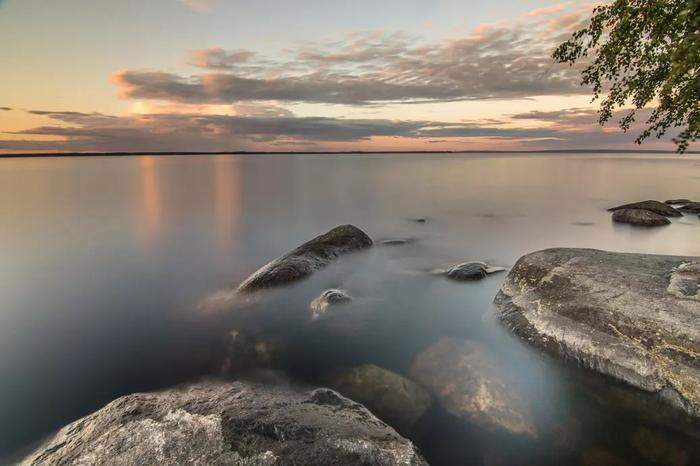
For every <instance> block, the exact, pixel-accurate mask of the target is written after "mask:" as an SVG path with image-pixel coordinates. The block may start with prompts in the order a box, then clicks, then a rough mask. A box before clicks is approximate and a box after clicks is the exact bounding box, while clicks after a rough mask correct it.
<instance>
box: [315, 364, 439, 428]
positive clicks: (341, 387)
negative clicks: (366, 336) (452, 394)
mask: <svg viewBox="0 0 700 466" xmlns="http://www.w3.org/2000/svg"><path fill="white" fill-rule="evenodd" d="M326 378H327V380H328V384H329V385H330V386H331V387H332V388H333V389H335V390H337V391H339V392H340V393H342V394H343V395H345V396H347V397H348V398H352V399H353V400H356V401H358V402H360V403H362V404H363V405H365V406H367V407H368V408H369V409H370V410H371V411H372V412H373V413H374V414H375V415H376V416H377V417H379V418H380V419H382V420H384V421H386V422H387V423H388V424H389V425H391V426H393V427H395V428H398V429H399V430H400V431H404V432H405V431H408V430H410V429H411V427H413V426H414V425H415V424H416V422H417V421H418V420H419V419H420V418H421V417H422V416H423V414H425V412H426V411H427V410H428V408H430V405H431V404H432V399H431V397H430V394H429V393H428V392H427V391H426V390H425V389H424V388H422V387H420V386H419V385H417V384H416V383H414V382H412V381H410V380H408V379H407V378H405V377H403V376H401V375H399V374H396V373H394V372H391V371H388V370H386V369H382V368H381V367H378V366H375V365H372V364H366V365H362V366H357V367H353V368H350V369H346V370H340V371H334V372H332V373H331V374H329V375H328V376H327V377H326Z"/></svg>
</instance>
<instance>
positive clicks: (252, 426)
mask: <svg viewBox="0 0 700 466" xmlns="http://www.w3.org/2000/svg"><path fill="white" fill-rule="evenodd" d="M23 464H26V465H40V464H41V465H59V464H116V465H132V464H168V465H185V464H200V465H205V464H217V465H281V464H305V465H306V464H308V465H329V464H334V465H354V464H367V465H399V464H400V465H424V464H427V463H426V462H425V460H423V458H422V457H421V456H420V454H419V453H418V451H417V449H416V447H415V446H414V445H413V444H412V443H411V442H410V441H408V440H406V439H405V438H403V437H401V436H400V435H399V434H397V433H396V432H395V431H394V430H393V429H392V428H391V427H389V426H387V425H386V424H384V423H383V422H381V421H380V420H379V419H377V418H376V417H374V416H373V415H372V413H370V412H369V411H368V410H367V409H366V408H365V407H363V406H362V405H360V404H357V403H355V402H354V401H351V400H349V399H347V398H344V397H343V396H341V395H339V394H338V393H336V392H334V391H332V390H329V389H323V388H320V389H316V390H313V391H311V392H303V391H297V390H293V389H291V388H288V387H266V386H262V385H255V384H250V383H242V382H230V383H225V382H200V383H196V384H193V385H188V386H182V387H177V388H173V389H169V390H164V391H160V392H154V393H139V394H134V395H128V396H124V397H122V398H118V399H117V400H115V401H113V402H111V403H109V404H108V405H107V406H105V407H104V408H102V409H100V410H99V411H96V412H95V413H93V414H90V415H88V416H86V417H84V418H82V419H80V420H78V421H76V422H74V423H72V424H70V425H68V426H66V427H65V428H63V429H62V430H61V431H59V432H58V433H57V434H56V435H55V436H54V437H53V438H52V439H51V440H49V441H48V443H47V444H45V445H44V446H43V447H41V448H40V449H39V450H37V451H36V452H35V453H33V454H32V455H30V456H29V457H28V458H26V459H25V460H24V462H23Z"/></svg>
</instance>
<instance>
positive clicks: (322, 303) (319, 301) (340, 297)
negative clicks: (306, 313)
mask: <svg viewBox="0 0 700 466" xmlns="http://www.w3.org/2000/svg"><path fill="white" fill-rule="evenodd" d="M350 301H352V297H351V296H350V295H349V294H348V293H347V291H345V290H338V289H336V288H331V289H328V290H326V291H324V292H323V293H321V295H320V296H318V297H317V298H316V299H314V300H313V301H311V304H310V305H309V309H310V310H311V320H316V319H319V318H320V317H322V316H323V315H324V314H325V313H326V311H327V310H328V308H329V307H330V306H332V305H334V304H342V303H348V302H350Z"/></svg>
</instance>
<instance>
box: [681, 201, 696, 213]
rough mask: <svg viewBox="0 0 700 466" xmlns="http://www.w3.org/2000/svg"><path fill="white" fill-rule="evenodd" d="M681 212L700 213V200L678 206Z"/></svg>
mask: <svg viewBox="0 0 700 466" xmlns="http://www.w3.org/2000/svg"><path fill="white" fill-rule="evenodd" d="M678 210H680V211H681V212H689V213H691V214H697V213H700V202H687V203H684V204H683V205H682V206H680V207H679V208H678Z"/></svg>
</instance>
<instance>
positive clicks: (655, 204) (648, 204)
mask: <svg viewBox="0 0 700 466" xmlns="http://www.w3.org/2000/svg"><path fill="white" fill-rule="evenodd" d="M622 209H641V210H648V211H650V212H654V213H655V214H659V215H663V216H665V217H681V216H682V215H683V214H682V213H680V212H679V211H678V210H676V209H674V208H673V207H671V206H670V205H668V204H664V203H663V202H659V201H642V202H633V203H632V204H625V205H621V206H617V207H612V208H610V209H608V211H610V212H614V211H616V210H622Z"/></svg>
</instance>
